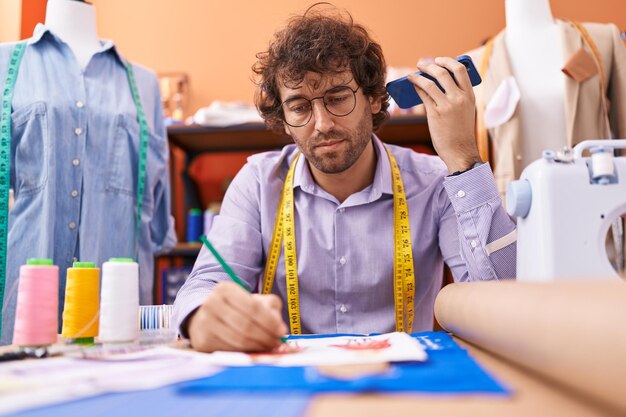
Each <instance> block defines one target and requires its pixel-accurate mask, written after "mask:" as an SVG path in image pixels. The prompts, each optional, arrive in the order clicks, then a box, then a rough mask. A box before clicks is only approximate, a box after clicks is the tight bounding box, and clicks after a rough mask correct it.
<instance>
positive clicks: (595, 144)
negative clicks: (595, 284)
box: [506, 140, 626, 281]
mask: <svg viewBox="0 0 626 417" xmlns="http://www.w3.org/2000/svg"><path fill="white" fill-rule="evenodd" d="M614 149H626V140H587V141H584V142H581V143H579V144H578V145H576V146H575V147H574V149H573V152H564V153H563V154H559V155H557V154H556V153H555V152H552V151H544V153H543V156H542V158H541V159H539V160H537V161H535V162H533V163H532V164H530V165H529V166H528V167H526V169H525V170H524V172H523V173H522V175H521V177H520V179H519V180H518V181H514V182H512V183H511V184H510V185H509V187H508V189H507V193H506V207H507V211H508V212H509V214H510V215H511V216H515V217H517V279H518V280H527V281H552V280H560V279H574V278H593V279H604V278H606V279H621V278H620V274H621V275H622V277H623V276H624V270H625V266H624V221H625V220H626V156H619V157H615V156H614V152H613V150H614ZM585 150H589V151H590V153H591V156H583V151H585ZM609 230H610V232H609ZM618 272H619V273H618Z"/></svg>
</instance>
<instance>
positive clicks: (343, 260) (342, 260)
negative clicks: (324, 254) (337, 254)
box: [339, 256, 348, 265]
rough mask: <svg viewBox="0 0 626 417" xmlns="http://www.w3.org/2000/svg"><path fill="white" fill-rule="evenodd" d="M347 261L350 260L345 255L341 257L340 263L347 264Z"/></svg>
mask: <svg viewBox="0 0 626 417" xmlns="http://www.w3.org/2000/svg"><path fill="white" fill-rule="evenodd" d="M346 262H348V261H347V260H346V258H345V257H344V256H342V257H341V258H339V263H340V264H341V265H345V264H346Z"/></svg>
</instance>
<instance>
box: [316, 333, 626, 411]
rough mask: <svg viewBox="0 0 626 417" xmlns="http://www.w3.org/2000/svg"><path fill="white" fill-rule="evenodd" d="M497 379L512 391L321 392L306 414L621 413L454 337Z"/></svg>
mask: <svg viewBox="0 0 626 417" xmlns="http://www.w3.org/2000/svg"><path fill="white" fill-rule="evenodd" d="M455 341H456V342H457V343H459V344H460V345H461V346H463V347H464V348H466V349H468V350H469V352H470V353H471V355H472V357H473V358H474V359H475V360H476V361H477V362H478V363H479V364H480V365H481V366H482V367H483V369H485V370H486V371H487V372H488V373H490V374H491V375H492V376H493V377H494V378H496V379H497V380H498V381H500V382H501V383H503V384H504V385H506V386H507V387H509V388H510V389H511V390H512V391H513V395H512V396H511V397H508V398H507V397H500V396H488V395H462V396H459V395H427V394H405V393H403V394H397V395H388V394H385V395H374V394H361V395H352V396H345V395H321V396H318V397H316V398H315V399H314V400H313V401H312V402H311V405H310V407H309V409H308V411H307V413H306V417H351V416H359V417H381V416H389V417H409V416H411V417H419V416H463V417H489V416H493V417H517V416H519V417H538V416H567V417H592V416H595V417H599V416H603V417H610V416H618V415H620V414H619V413H617V412H616V411H613V410H611V409H607V408H606V406H604V405H603V404H597V403H595V402H594V401H593V400H592V399H589V398H585V397H584V396H583V395H580V394H579V393H575V392H572V391H569V390H567V389H565V388H562V387H560V386H557V385H555V384H553V383H551V382H550V381H548V380H546V379H544V378H542V377H541V376H538V375H536V374H533V373H531V372H528V371H526V370H524V369H521V368H519V367H517V366H516V365H513V364H511V363H510V362H508V361H506V360H503V359H500V358H499V357H497V356H495V355H493V354H491V353H489V352H486V351H484V350H482V349H480V348H478V347H476V346H473V345H470V344H468V343H465V342H463V341H462V340H459V339H457V338H455Z"/></svg>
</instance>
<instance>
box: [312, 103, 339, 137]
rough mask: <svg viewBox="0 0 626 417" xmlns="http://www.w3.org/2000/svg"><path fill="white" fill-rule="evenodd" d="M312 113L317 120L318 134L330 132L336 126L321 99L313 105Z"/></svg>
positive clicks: (316, 128)
mask: <svg viewBox="0 0 626 417" xmlns="http://www.w3.org/2000/svg"><path fill="white" fill-rule="evenodd" d="M311 111H312V112H313V118H314V119H315V130H317V131H318V132H324V133H325V132H329V131H330V130H331V129H332V128H333V127H334V126H335V121H334V120H333V115H332V114H330V113H329V112H328V110H326V106H324V102H323V101H322V100H321V99H319V100H315V101H313V103H311Z"/></svg>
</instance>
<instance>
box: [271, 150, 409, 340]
mask: <svg viewBox="0 0 626 417" xmlns="http://www.w3.org/2000/svg"><path fill="white" fill-rule="evenodd" d="M385 150H386V151H387V156H388V157H389V162H390V165H391V179H392V189H393V230H394V264H393V275H394V279H393V293H394V302H395V318H396V331H399V332H403V331H406V332H408V333H410V332H411V331H412V329H413V319H414V316H415V273H414V268H413V251H412V244H411V227H410V223H409V211H408V206H407V201H406V195H405V192H404V184H403V183H402V177H401V176H400V169H399V168H398V164H397V163H396V160H395V158H394V157H393V155H391V152H389V150H388V149H387V148H386V147H385ZM298 158H299V154H298V155H296V157H295V159H294V161H293V162H292V163H291V166H290V167H289V171H288V173H287V177H286V178H285V184H284V185H283V190H282V194H281V199H280V202H279V204H278V211H277V213H276V221H275V223H274V231H273V233H272V242H271V244H270V248H269V254H268V257H267V264H266V267H265V274H264V278H263V288H262V293H263V294H269V293H270V292H271V291H272V286H273V285H274V278H275V276H276V268H277V267H278V259H279V257H280V250H281V243H282V242H283V240H284V249H285V280H286V285H287V288H286V290H287V309H288V312H289V327H290V331H291V333H292V334H301V333H302V327H301V322H300V301H299V291H298V267H297V262H296V239H295V221H294V202H293V177H294V172H295V167H296V163H297V161H298Z"/></svg>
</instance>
